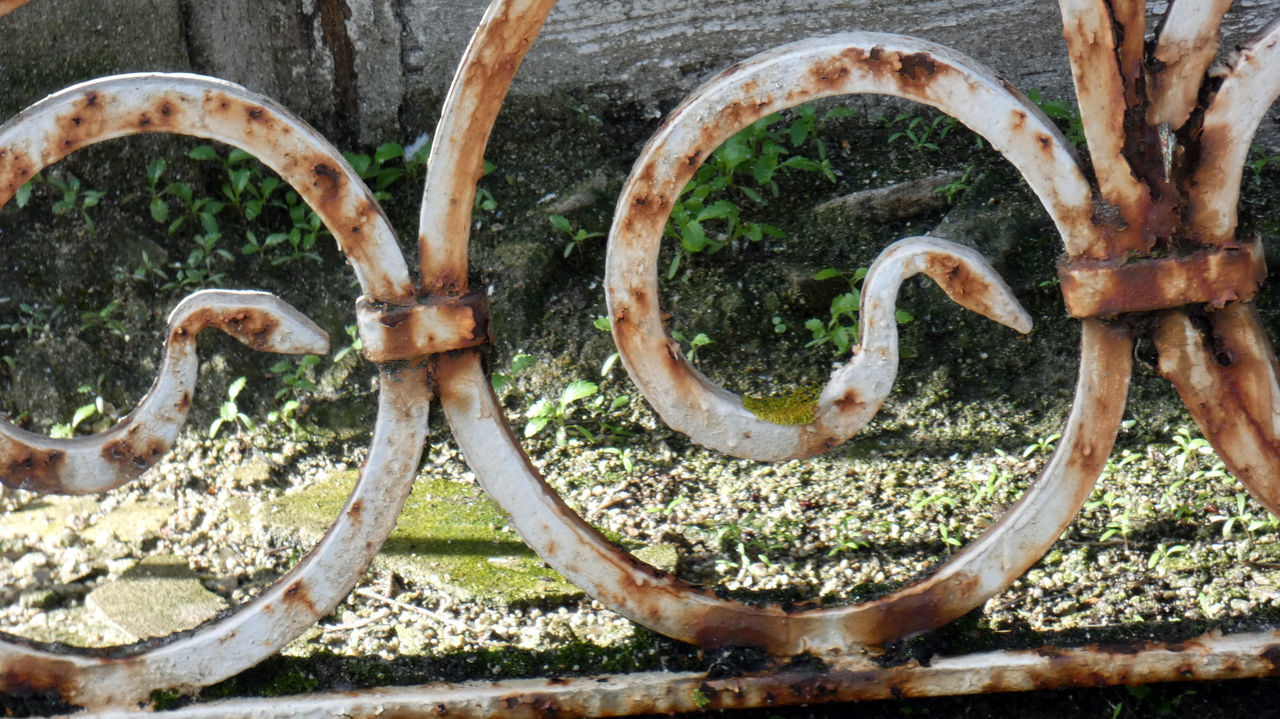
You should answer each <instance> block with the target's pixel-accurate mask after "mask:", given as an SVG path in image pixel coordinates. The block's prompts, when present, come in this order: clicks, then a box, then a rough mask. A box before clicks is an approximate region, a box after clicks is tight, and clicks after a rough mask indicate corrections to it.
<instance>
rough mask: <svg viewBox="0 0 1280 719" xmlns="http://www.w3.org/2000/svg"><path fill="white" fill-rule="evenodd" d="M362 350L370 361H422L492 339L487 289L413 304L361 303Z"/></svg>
mask: <svg viewBox="0 0 1280 719" xmlns="http://www.w3.org/2000/svg"><path fill="white" fill-rule="evenodd" d="M357 316H358V318H359V327H360V335H361V340H362V342H363V344H364V349H363V350H362V353H363V354H364V356H365V358H366V359H368V360H369V361H370V362H401V361H410V360H418V359H421V358H424V357H428V356H431V355H435V354H440V353H442V352H450V351H453V350H458V349H465V348H467V347H476V346H478V345H482V344H486V343H488V342H491V341H492V338H491V337H490V334H489V302H488V299H487V298H486V297H485V296H484V294H483V293H479V292H470V293H467V294H465V295H460V296H454V295H435V296H431V297H429V298H427V301H426V302H425V303H419V304H414V305H408V306H406V305H379V304H377V303H371V302H368V301H366V300H363V299H362V300H361V301H360V302H359V303H357Z"/></svg>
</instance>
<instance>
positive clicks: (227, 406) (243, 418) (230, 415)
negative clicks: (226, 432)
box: [209, 377, 255, 437]
mask: <svg viewBox="0 0 1280 719" xmlns="http://www.w3.org/2000/svg"><path fill="white" fill-rule="evenodd" d="M244 385H245V378H244V377H237V378H236V380H235V381H234V382H232V383H231V385H230V386H229V387H227V400H226V401H225V402H223V403H222V407H221V408H219V410H218V418H217V419H215V420H213V423H212V424H210V425H209V436H210V437H216V436H218V430H220V429H222V425H224V424H239V425H240V426H241V427H243V428H244V429H246V430H249V431H250V432H252V431H253V430H254V427H255V425H254V424H253V420H252V419H250V418H249V415H247V414H245V413H244V412H241V411H240V408H239V407H238V406H237V405H236V398H237V397H239V396H240V392H241V391H243V390H244Z"/></svg>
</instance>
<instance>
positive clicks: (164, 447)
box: [102, 437, 169, 478]
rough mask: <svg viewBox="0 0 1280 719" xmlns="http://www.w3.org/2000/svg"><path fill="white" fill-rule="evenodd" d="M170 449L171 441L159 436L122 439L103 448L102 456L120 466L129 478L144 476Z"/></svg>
mask: <svg viewBox="0 0 1280 719" xmlns="http://www.w3.org/2000/svg"><path fill="white" fill-rule="evenodd" d="M167 451H169V443H168V442H165V441H164V440H162V439H160V438H158V437H150V438H143V439H142V440H137V439H121V440H117V441H114V442H110V443H108V444H106V445H105V446H104V447H103V448H102V458H103V459H105V460H107V461H108V462H110V463H111V464H113V465H116V466H118V467H119V469H120V472H121V473H122V474H123V475H125V476H126V477H129V478H136V477H140V476H142V474H143V473H144V472H146V471H147V470H148V469H150V468H151V466H152V465H154V464H155V463H156V462H158V461H159V460H160V458H161V457H163V456H164V454H165V452H167Z"/></svg>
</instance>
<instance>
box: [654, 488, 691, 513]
mask: <svg viewBox="0 0 1280 719" xmlns="http://www.w3.org/2000/svg"><path fill="white" fill-rule="evenodd" d="M687 501H689V498H688V497H686V496H685V495H683V494H681V495H678V496H676V497H674V498H673V499H672V500H671V501H669V502H667V503H666V504H664V505H663V506H661V507H647V508H645V510H644V511H646V512H648V513H649V514H660V515H662V516H664V517H670V516H671V513H672V512H674V511H675V510H676V507H679V506H680V505H682V504H684V503H685V502H687Z"/></svg>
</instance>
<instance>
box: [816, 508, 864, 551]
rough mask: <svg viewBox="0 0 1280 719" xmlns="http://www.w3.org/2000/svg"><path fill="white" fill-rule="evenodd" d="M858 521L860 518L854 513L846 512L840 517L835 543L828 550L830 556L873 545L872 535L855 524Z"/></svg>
mask: <svg viewBox="0 0 1280 719" xmlns="http://www.w3.org/2000/svg"><path fill="white" fill-rule="evenodd" d="M857 523H858V518H857V517H855V516H853V515H852V514H846V515H845V516H843V517H841V518H840V522H839V523H838V524H837V525H836V532H835V534H836V539H835V543H834V544H833V545H832V546H831V549H830V551H828V552H827V556H828V557H834V556H836V555H837V554H841V553H843V552H856V551H858V550H859V549H866V548H867V547H870V546H871V539H870V537H868V535H867V534H866V533H865V532H863V531H861V529H860V527H857V526H854V525H856V524H857Z"/></svg>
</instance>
